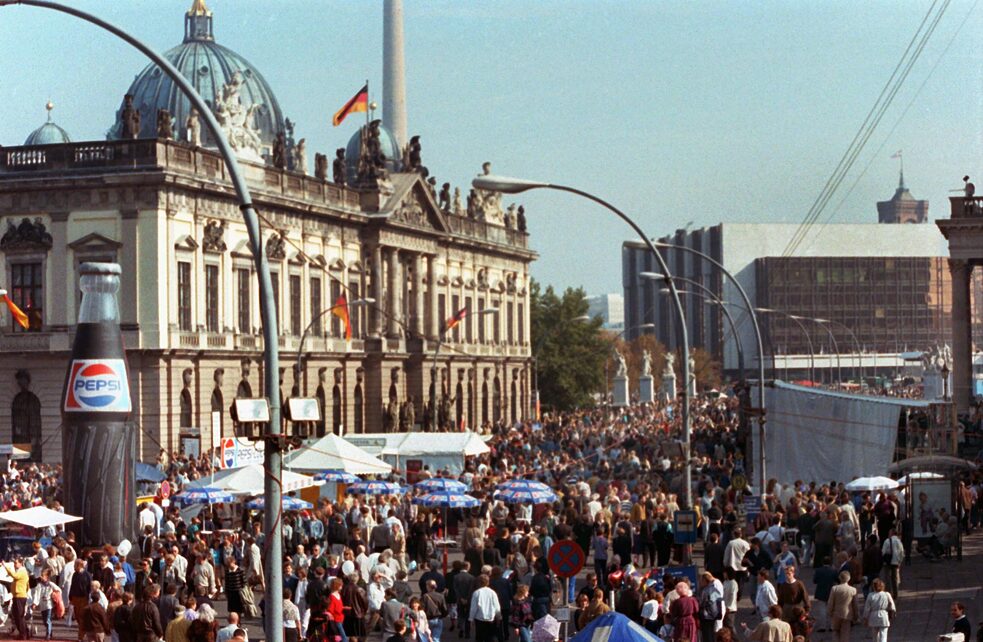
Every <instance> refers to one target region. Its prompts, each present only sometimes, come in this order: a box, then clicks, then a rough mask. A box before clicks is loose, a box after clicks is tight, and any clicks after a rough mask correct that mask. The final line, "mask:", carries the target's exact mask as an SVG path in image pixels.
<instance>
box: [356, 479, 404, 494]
mask: <svg viewBox="0 0 983 642" xmlns="http://www.w3.org/2000/svg"><path fill="white" fill-rule="evenodd" d="M347 492H348V494H349V495H399V494H400V493H402V492H403V488H402V486H400V485H399V484H396V483H393V482H387V481H377V480H372V481H358V482H355V483H354V484H350V485H349V486H348V489H347Z"/></svg>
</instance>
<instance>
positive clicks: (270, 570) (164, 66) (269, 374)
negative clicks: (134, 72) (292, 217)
mask: <svg viewBox="0 0 983 642" xmlns="http://www.w3.org/2000/svg"><path fill="white" fill-rule="evenodd" d="M12 4H23V5H28V6H32V7H39V8H42V9H52V10H54V11H60V12H62V13H66V14H69V15H71V16H75V17H76V18H80V19H82V20H85V21H86V22H89V23H91V24H94V25H96V26H97V27H100V28H102V29H104V30H106V31H108V32H110V33H111V34H113V35H115V36H117V37H118V38H121V39H122V40H124V41H126V42H127V43H129V44H130V45H132V46H133V47H135V48H136V49H138V50H139V51H140V52H141V53H143V54H144V55H145V56H147V57H148V58H150V60H151V61H153V63H154V64H156V65H157V66H158V67H159V68H160V69H161V70H163V72H164V73H165V74H167V76H168V77H169V78H170V79H171V81H172V82H173V83H174V84H175V85H177V86H178V87H179V88H180V90H181V91H182V92H183V93H184V94H185V96H187V98H188V99H189V100H190V101H191V104H192V105H194V107H195V108H196V109H197V110H198V114H199V115H200V117H201V119H202V120H203V121H204V123H205V127H207V128H208V130H209V132H210V133H211V134H212V138H213V139H214V142H215V145H216V146H217V147H218V151H219V153H220V154H221V155H222V158H223V159H224V160H225V164H226V167H227V168H228V170H229V179H230V180H231V182H232V186H233V188H234V189H235V192H236V196H237V197H238V199H239V210H240V211H241V212H242V218H243V220H244V222H245V225H246V231H247V233H248V235H249V244H250V247H251V249H252V253H253V259H254V261H255V263H256V274H257V276H258V278H259V294H260V297H259V304H260V305H259V309H260V318H261V320H262V326H263V358H264V373H263V374H264V380H265V389H266V396H267V398H268V400H269V404H270V434H269V435H268V436H269V437H271V438H269V439H267V440H266V442H267V443H266V450H265V454H264V468H265V473H266V474H265V475H264V485H263V491H264V498H265V502H266V506H279V505H280V501H281V500H280V477H281V472H282V465H283V462H282V454H281V444H280V441H279V439H278V438H277V437H278V436H279V434H280V431H281V430H282V425H281V422H280V382H279V362H280V350H279V348H280V345H279V339H278V334H279V333H278V332H277V319H276V304H275V302H274V299H273V282H272V279H271V278H270V269H269V265H268V264H267V260H266V252H264V251H263V237H262V234H261V232H260V229H259V218H258V217H257V216H256V211H255V210H254V209H253V204H252V196H251V195H250V193H249V188H248V187H247V186H246V180H245V178H244V176H243V175H242V173H241V171H240V169H239V163H238V161H237V160H236V157H235V153H234V152H233V150H232V147H231V146H230V145H229V142H228V141H227V140H226V138H225V134H223V133H222V131H221V128H220V127H219V124H218V121H216V120H215V116H214V115H213V114H212V110H211V108H210V107H209V106H208V104H207V103H206V102H205V100H204V99H203V98H202V97H201V96H200V95H199V94H198V92H197V91H196V90H195V88H194V87H193V86H192V85H191V83H189V82H188V81H187V79H186V78H185V77H184V76H183V75H182V74H181V72H179V71H178V70H177V69H176V68H175V67H174V65H172V64H171V63H170V62H169V61H168V60H167V59H166V58H164V57H162V56H160V55H159V54H157V53H156V52H155V51H154V50H153V49H151V48H150V47H149V46H147V45H146V44H144V43H143V42H141V41H140V40H138V39H137V38H135V37H134V36H132V35H130V34H129V33H127V32H125V31H123V30H122V29H120V28H119V27H117V26H115V25H112V24H110V23H108V22H105V21H104V20H102V19H100V18H97V17H96V16H94V15H92V14H89V13H86V12H84V11H80V10H79V9H76V8H74V7H69V6H66V5H62V4H59V3H57V2H49V1H48V0H0V7H3V6H7V5H12ZM263 530H264V532H265V538H266V551H265V552H266V577H267V578H268V582H267V585H266V603H267V604H268V605H271V606H270V608H267V609H266V617H265V619H264V631H265V635H266V639H267V640H269V641H270V642H279V641H281V640H283V609H281V608H275V606H276V605H279V604H282V603H283V564H282V560H283V537H282V536H281V530H282V524H281V522H280V512H279V511H274V510H267V511H264V519H263Z"/></svg>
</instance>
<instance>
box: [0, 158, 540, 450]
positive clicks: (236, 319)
mask: <svg viewBox="0 0 983 642" xmlns="http://www.w3.org/2000/svg"><path fill="white" fill-rule="evenodd" d="M242 167H243V171H244V173H245V174H246V178H247V182H248V183H249V186H250V190H251V192H252V196H253V200H254V203H255V205H256V209H257V211H258V212H259V214H260V216H261V217H262V218H263V219H264V221H266V222H264V223H263V224H262V228H263V229H262V234H263V245H264V248H265V251H266V252H267V256H268V257H269V260H270V267H271V270H272V273H273V278H274V284H275V287H276V289H277V291H278V295H279V296H278V319H279V334H280V339H279V341H280V355H281V372H282V373H283V374H282V375H281V380H282V384H281V389H282V391H283V393H284V397H287V396H289V395H290V394H291V393H294V394H297V393H299V394H300V395H303V396H315V395H320V396H322V397H323V399H324V405H325V413H324V414H325V419H326V421H325V424H326V425H325V426H324V427H323V428H322V429H323V430H332V429H334V430H338V431H341V430H345V431H357V432H376V431H380V430H382V429H383V418H384V407H385V406H386V405H387V404H388V403H389V401H390V400H391V399H393V398H394V399H395V400H396V401H397V404H403V403H405V402H407V401H408V400H409V399H411V398H412V400H413V404H414V409H415V416H416V421H417V423H418V424H419V423H420V422H421V420H422V418H423V416H424V403H425V402H426V401H427V400H428V399H429V398H430V386H431V377H432V376H431V368H432V365H433V362H434V354H435V352H436V351H437V338H438V334H439V332H440V330H441V328H443V327H444V321H445V319H447V318H449V317H450V316H452V315H453V314H454V312H455V311H457V310H458V309H460V308H463V307H467V308H469V310H470V312H471V314H469V315H468V316H467V317H465V319H464V320H463V321H462V322H461V324H460V325H458V326H457V327H456V328H455V329H453V330H451V331H450V332H448V333H447V336H446V337H445V340H444V342H443V343H442V344H441V346H440V350H439V358H438V359H437V365H438V371H439V372H440V377H441V382H442V383H441V388H442V389H444V390H447V389H448V387H449V388H450V398H451V399H450V402H451V403H450V415H451V416H450V417H449V420H451V422H452V423H453V424H454V426H456V427H457V426H461V425H467V426H469V427H476V426H480V425H481V424H483V423H484V422H486V421H494V420H496V419H508V420H511V419H522V418H524V417H526V416H527V415H528V414H529V407H530V393H531V383H530V351H529V338H530V331H529V295H528V282H529V271H528V268H529V264H530V262H531V261H532V260H534V258H535V254H534V253H533V252H532V251H530V250H529V249H528V246H527V238H528V237H527V235H526V234H525V232H523V231H520V230H516V229H510V228H508V227H503V226H498V225H494V224H492V223H487V222H484V221H479V220H475V219H470V218H466V217H464V216H458V215H456V214H453V213H450V212H444V211H441V210H440V209H439V208H438V207H437V204H436V202H435V200H434V196H433V193H432V192H431V190H430V189H429V187H428V186H427V184H426V182H425V181H424V179H423V178H422V177H421V175H420V174H416V173H397V174H394V175H392V176H391V177H390V181H389V183H388V184H387V185H386V186H385V187H384V189H381V190H380V189H375V190H353V189H350V188H346V187H344V186H339V185H336V184H334V183H330V182H327V181H325V180H321V179H319V178H314V177H311V176H306V175H303V174H301V173H297V172H291V171H285V170H281V169H277V168H275V167H270V166H264V165H260V164H252V163H242ZM25 219H26V221H27V226H24V227H23V230H22V225H23V224H24V221H25ZM4 232H7V233H6V234H4ZM0 234H4V236H3V239H4V240H3V241H2V242H0V265H2V266H3V270H4V272H3V281H2V283H3V284H6V287H7V289H8V290H10V291H11V295H12V297H13V298H14V299H15V301H17V302H18V303H19V304H21V305H22V307H25V308H26V309H27V310H26V311H27V312H28V314H29V316H30V317H31V325H32V327H31V329H30V331H22V330H20V329H18V328H15V327H14V326H13V324H12V322H11V320H10V318H9V316H6V315H5V316H4V317H3V324H2V327H0V349H2V351H3V354H4V356H5V358H4V359H3V360H2V361H0V440H3V441H8V440H9V439H10V438H11V437H12V435H13V426H12V423H13V412H12V403H13V398H14V396H15V395H16V394H17V393H18V392H19V391H20V390H21V388H20V387H18V382H17V381H16V380H15V373H16V371H18V370H21V369H23V370H27V371H28V372H29V373H30V375H31V382H30V384H29V386H30V390H31V391H32V392H33V393H34V394H36V395H37V397H38V399H39V401H40V407H41V430H42V436H41V442H43V446H42V447H41V456H42V457H43V459H44V460H45V461H60V459H61V440H60V438H59V437H58V434H59V430H58V426H59V423H60V414H59V411H58V408H59V400H60V396H61V388H62V384H63V380H64V376H65V368H66V359H67V358H68V354H69V351H70V349H71V343H72V336H73V334H72V333H73V327H74V324H75V322H76V312H77V309H78V305H79V292H78V286H77V284H78V266H79V264H80V263H82V262H85V261H92V260H100V261H114V262H118V263H119V264H120V265H121V266H122V269H123V275H122V279H121V288H120V294H119V301H120V313H121V320H122V327H123V333H124V340H125V342H126V346H127V349H128V358H129V363H130V370H131V386H132V390H131V393H132V396H133V400H134V411H135V418H136V420H137V421H138V422H139V424H140V442H139V443H140V451H141V454H142V457H143V458H144V459H151V460H152V458H153V457H154V456H155V455H156V453H157V451H158V449H159V448H162V447H163V448H168V449H176V448H177V447H178V446H179V443H180V436H181V435H182V433H185V434H187V433H189V432H190V431H188V430H183V429H182V428H189V427H193V428H198V429H200V447H201V448H202V449H205V448H210V447H212V442H213V436H212V435H213V417H216V418H217V419H218V422H217V424H216V432H215V434H216V435H221V436H231V434H232V422H231V420H230V418H229V415H228V408H229V405H230V403H231V400H232V399H233V398H234V397H235V396H236V394H237V392H240V393H241V392H242V391H244V390H245V388H244V387H242V386H240V382H241V381H243V380H245V381H248V383H249V388H251V391H252V394H253V395H254V396H259V395H261V394H262V385H263V384H262V382H263V372H262V368H263V362H262V349H263V347H262V344H263V340H262V336H261V334H260V329H259V325H260V315H259V293H258V285H257V279H256V274H255V270H254V267H253V259H252V253H251V250H250V246H249V243H248V240H247V234H246V229H245V226H244V224H243V222H242V219H241V215H240V212H239V208H238V202H237V200H236V198H235V195H234V192H233V190H232V188H231V184H230V182H229V181H228V179H227V172H226V168H225V165H224V163H223V161H222V159H221V157H220V156H219V155H218V154H217V153H216V152H214V151H212V150H209V149H205V148H201V147H192V146H190V145H188V144H185V143H181V142H174V141H166V140H150V139H138V140H129V141H112V142H88V143H74V144H65V145H45V146H38V147H8V148H5V149H3V150H2V152H0ZM39 235H40V236H39ZM44 235H49V236H48V237H45V236H44ZM46 238H47V239H50V242H47V243H46V242H45V239H46ZM345 291H347V297H348V299H349V301H353V300H356V299H359V298H363V297H371V298H372V299H374V300H375V303H373V304H368V305H362V306H357V305H354V306H352V307H351V316H352V323H353V326H354V332H353V334H354V336H353V340H352V341H351V342H346V341H345V339H344V338H343V332H342V330H341V328H340V327H339V326H340V322H339V321H338V320H337V318H336V317H334V316H333V315H330V314H327V315H325V316H323V317H321V319H320V323H319V325H320V328H318V324H317V323H315V325H314V327H313V328H312V330H311V332H309V333H308V334H307V336H306V339H305V341H304V346H303V348H304V350H303V354H302V355H301V359H300V361H301V364H302V365H301V367H300V370H299V374H296V371H295V364H296V363H297V361H298V351H299V349H300V342H301V336H302V335H303V334H304V330H305V328H307V327H308V325H309V324H310V323H311V321H312V319H314V317H315V316H317V315H318V314H319V313H320V312H322V311H324V310H326V309H327V308H329V307H331V305H332V303H333V302H334V301H335V300H336V298H337V296H338V294H340V293H341V292H345ZM490 307H499V308H500V312H499V313H498V314H490V315H481V314H478V312H479V311H480V310H481V309H483V308H490ZM318 330H320V331H318ZM240 388H242V390H240ZM213 411H215V412H217V413H218V414H217V415H213ZM359 423H360V424H361V425H358V424H359ZM182 424H188V425H187V426H182Z"/></svg>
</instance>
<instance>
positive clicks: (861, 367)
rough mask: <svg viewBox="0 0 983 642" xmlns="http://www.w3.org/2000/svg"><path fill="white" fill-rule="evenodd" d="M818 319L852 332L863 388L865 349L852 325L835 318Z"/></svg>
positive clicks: (820, 321)
mask: <svg viewBox="0 0 983 642" xmlns="http://www.w3.org/2000/svg"><path fill="white" fill-rule="evenodd" d="M816 321H818V322H819V323H835V324H836V325H838V326H840V327H841V328H843V329H844V330H846V331H847V332H848V333H849V334H850V337H852V338H853V345H854V347H855V348H856V349H857V369H858V370H859V371H860V385H861V388H862V387H863V381H864V359H863V350H862V349H861V347H860V340H859V339H857V333H856V332H854V331H853V329H852V328H850V326H848V325H847V324H845V323H841V322H839V321H837V320H835V319H816Z"/></svg>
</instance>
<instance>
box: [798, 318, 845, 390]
mask: <svg viewBox="0 0 983 642" xmlns="http://www.w3.org/2000/svg"><path fill="white" fill-rule="evenodd" d="M791 316H792V318H793V319H799V320H800V321H812V322H813V323H818V324H819V325H821V326H822V327H823V329H824V330H826V332H827V334H829V341H830V343H831V344H832V345H833V351H834V352H835V353H836V378H837V379H838V380H839V381H840V383H842V382H843V370H842V368H841V365H842V364H841V363H840V347H839V346H838V345H836V337H834V336H833V330H832V329H830V327H829V321H828V320H827V319H813V318H812V317H803V316H798V315H791Z"/></svg>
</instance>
